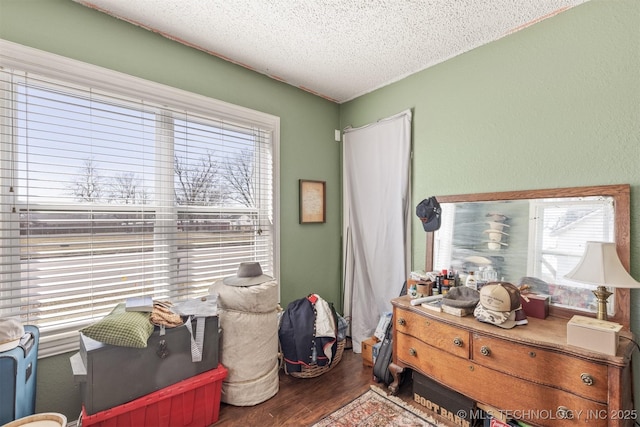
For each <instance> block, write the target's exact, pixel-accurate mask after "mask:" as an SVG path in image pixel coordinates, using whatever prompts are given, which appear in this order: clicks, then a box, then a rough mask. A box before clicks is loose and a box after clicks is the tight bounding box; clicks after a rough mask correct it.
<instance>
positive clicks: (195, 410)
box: [80, 365, 227, 427]
mask: <svg viewBox="0 0 640 427" xmlns="http://www.w3.org/2000/svg"><path fill="white" fill-rule="evenodd" d="M226 376H227V369H226V368H225V367H224V366H222V365H218V367H217V368H216V369H212V370H210V371H207V372H205V373H202V374H199V375H196V376H194V377H191V378H189V379H186V380H183V381H180V382H178V383H176V384H174V385H171V386H169V387H166V388H163V389H161V390H158V391H155V392H153V393H151V394H148V395H146V396H143V397H140V398H138V399H135V400H133V401H131V402H128V403H125V404H122V405H119V406H116V407H115V408H111V409H107V410H105V411H101V412H98V413H96V414H93V415H88V414H87V412H86V408H85V407H84V406H83V408H82V413H81V414H80V421H81V425H82V426H83V427H89V426H94V427H137V426H173V427H207V426H210V425H212V424H214V423H215V422H216V421H218V417H219V415H220V398H221V393H222V381H223V380H224V379H225V378H226Z"/></svg>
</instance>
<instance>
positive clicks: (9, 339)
mask: <svg viewBox="0 0 640 427" xmlns="http://www.w3.org/2000/svg"><path fill="white" fill-rule="evenodd" d="M23 335H24V326H22V322H20V320H19V319H18V318H16V317H4V318H0V352H1V351H9V350H12V349H14V348H15V347H17V346H18V343H20V338H22V336H23Z"/></svg>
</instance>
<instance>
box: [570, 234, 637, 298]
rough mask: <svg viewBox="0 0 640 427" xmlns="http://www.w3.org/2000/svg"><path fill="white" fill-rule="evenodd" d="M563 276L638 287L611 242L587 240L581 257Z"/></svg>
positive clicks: (579, 280) (613, 286)
mask: <svg viewBox="0 0 640 427" xmlns="http://www.w3.org/2000/svg"><path fill="white" fill-rule="evenodd" d="M564 277H565V278H567V279H570V280H575V281H576V282H582V283H589V284H592V285H598V286H608V287H611V288H640V283H638V282H636V281H635V280H634V279H633V277H631V276H630V275H629V273H627V270H625V269H624V267H623V265H622V262H620V258H618V253H617V252H616V244H615V243H612V242H587V244H586V247H585V250H584V254H583V255H582V259H581V260H580V262H578V265H576V266H575V268H574V269H573V270H571V271H570V272H569V273H568V274H566V275H565V276H564Z"/></svg>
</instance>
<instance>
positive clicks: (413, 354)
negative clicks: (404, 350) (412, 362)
mask: <svg viewBox="0 0 640 427" xmlns="http://www.w3.org/2000/svg"><path fill="white" fill-rule="evenodd" d="M409 354H410V355H411V356H416V355H417V354H418V352H417V351H416V349H415V348H410V349H409Z"/></svg>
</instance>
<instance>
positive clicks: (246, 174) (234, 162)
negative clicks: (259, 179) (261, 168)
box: [225, 150, 255, 208]
mask: <svg viewBox="0 0 640 427" xmlns="http://www.w3.org/2000/svg"><path fill="white" fill-rule="evenodd" d="M253 163H254V162H253V155H252V154H251V152H250V151H249V150H243V151H242V152H241V153H240V154H238V155H237V156H236V157H234V158H233V159H227V161H226V163H225V169H226V171H227V173H226V174H225V180H226V181H227V183H228V184H229V187H230V188H231V193H230V194H229V198H230V199H231V200H234V201H236V202H238V203H240V204H242V205H244V206H247V207H250V208H251V207H255V198H254V188H253Z"/></svg>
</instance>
